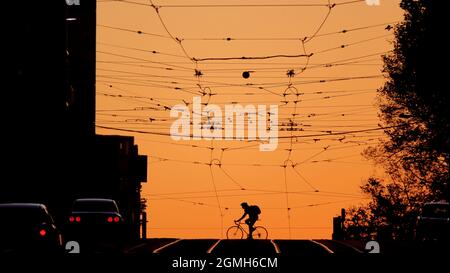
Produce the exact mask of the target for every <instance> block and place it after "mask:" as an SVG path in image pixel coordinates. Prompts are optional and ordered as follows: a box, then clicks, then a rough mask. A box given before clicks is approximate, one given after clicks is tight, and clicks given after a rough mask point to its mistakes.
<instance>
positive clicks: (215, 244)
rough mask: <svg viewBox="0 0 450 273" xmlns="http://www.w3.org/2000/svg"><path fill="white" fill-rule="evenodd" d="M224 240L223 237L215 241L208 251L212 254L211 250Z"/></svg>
mask: <svg viewBox="0 0 450 273" xmlns="http://www.w3.org/2000/svg"><path fill="white" fill-rule="evenodd" d="M221 241H222V239H220V240H217V242H215V243H214V244H213V245H212V246H211V247H210V248H209V249H208V251H206V253H208V254H211V252H212V251H213V249H214V248H215V247H216V246H217V245H218V244H219V243H220V242H221Z"/></svg>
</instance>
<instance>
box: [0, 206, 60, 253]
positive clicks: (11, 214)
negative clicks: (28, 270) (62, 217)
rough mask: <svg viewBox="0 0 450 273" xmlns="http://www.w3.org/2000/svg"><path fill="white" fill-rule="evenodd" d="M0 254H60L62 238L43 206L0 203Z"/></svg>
mask: <svg viewBox="0 0 450 273" xmlns="http://www.w3.org/2000/svg"><path fill="white" fill-rule="evenodd" d="M0 219H1V221H0V222H1V224H0V253H3V254H5V253H39V254H41V253H60V252H62V249H63V248H62V236H61V233H60V232H59V230H58V229H57V228H56V226H55V224H54V222H53V218H52V217H51V215H50V214H49V212H48V210H47V208H46V206H45V205H43V204H36V203H8V204H0Z"/></svg>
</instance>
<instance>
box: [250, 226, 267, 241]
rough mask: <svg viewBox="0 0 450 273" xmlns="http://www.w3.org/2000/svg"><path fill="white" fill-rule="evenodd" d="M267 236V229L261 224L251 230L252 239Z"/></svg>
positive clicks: (265, 237) (261, 238) (262, 238)
mask: <svg viewBox="0 0 450 273" xmlns="http://www.w3.org/2000/svg"><path fill="white" fill-rule="evenodd" d="M268 236H269V233H268V232H267V229H266V228H265V227H262V226H258V227H255V230H254V231H253V239H257V240H265V239H267V237H268Z"/></svg>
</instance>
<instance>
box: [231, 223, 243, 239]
mask: <svg viewBox="0 0 450 273" xmlns="http://www.w3.org/2000/svg"><path fill="white" fill-rule="evenodd" d="M242 237H244V232H243V231H242V229H241V228H239V227H238V226H232V227H229V228H228V230H227V239H242Z"/></svg>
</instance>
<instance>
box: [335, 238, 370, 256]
mask: <svg viewBox="0 0 450 273" xmlns="http://www.w3.org/2000/svg"><path fill="white" fill-rule="evenodd" d="M332 241H333V242H336V243H338V244H341V245H343V246H346V247H350V248H351V249H353V250H354V251H356V252H358V253H360V254H363V253H364V252H363V251H361V250H359V249H357V248H356V247H354V246H352V245H349V244H347V243H344V242H341V241H337V240H332Z"/></svg>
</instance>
